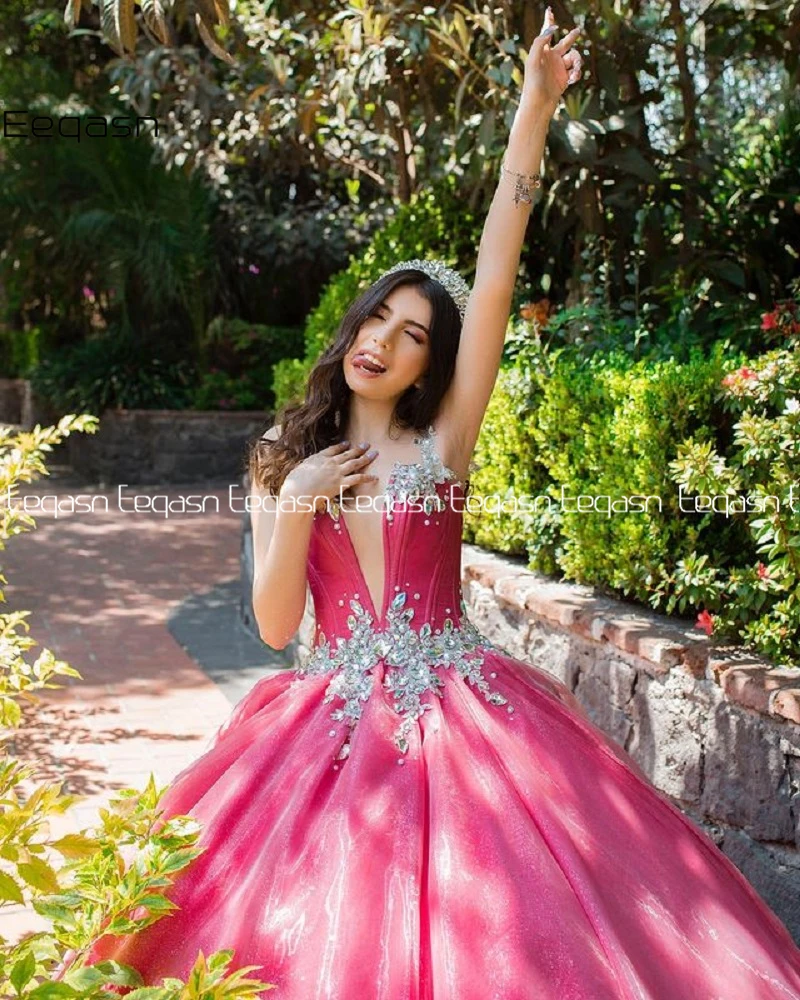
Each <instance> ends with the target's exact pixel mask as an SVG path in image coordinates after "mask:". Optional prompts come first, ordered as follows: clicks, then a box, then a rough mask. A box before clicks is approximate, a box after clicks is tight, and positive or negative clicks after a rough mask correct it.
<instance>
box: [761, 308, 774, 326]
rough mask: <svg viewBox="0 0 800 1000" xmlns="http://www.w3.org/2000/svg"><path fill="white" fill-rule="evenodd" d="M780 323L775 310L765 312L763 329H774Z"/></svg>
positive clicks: (762, 323) (762, 320) (762, 318)
mask: <svg viewBox="0 0 800 1000" xmlns="http://www.w3.org/2000/svg"><path fill="white" fill-rule="evenodd" d="M777 325H778V318H777V316H776V315H775V313H774V312H771V313H764V315H763V316H762V317H761V329H762V330H774V329H775V327H776V326H777Z"/></svg>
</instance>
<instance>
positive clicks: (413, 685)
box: [297, 591, 513, 760]
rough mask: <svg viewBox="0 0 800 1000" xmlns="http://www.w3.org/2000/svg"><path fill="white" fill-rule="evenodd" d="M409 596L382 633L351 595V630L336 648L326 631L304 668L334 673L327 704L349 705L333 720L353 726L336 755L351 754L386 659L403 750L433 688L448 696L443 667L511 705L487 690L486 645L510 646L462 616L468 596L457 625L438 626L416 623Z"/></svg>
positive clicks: (392, 609) (398, 602)
mask: <svg viewBox="0 0 800 1000" xmlns="http://www.w3.org/2000/svg"><path fill="white" fill-rule="evenodd" d="M406 599H407V594H406V592H405V591H400V593H398V594H396V595H395V597H394V599H393V601H392V603H391V605H390V606H389V608H388V610H387V612H386V620H385V625H384V628H383V629H382V630H381V631H378V630H376V628H375V626H374V621H373V617H372V615H371V614H370V613H369V612H368V611H367V610H366V609H365V608H364V607H363V606H362V605H361V604H359V602H358V601H355V600H351V601H350V608H351V609H352V611H353V612H354V613H353V614H350V615H348V616H347V627H348V629H349V630H350V635H349V636H347V637H343V636H339V637H337V640H336V648H335V649H334V647H333V646H332V645H331V644H330V643H329V642H328V640H327V639H326V638H325V635H324V634H323V633H320V637H319V640H320V641H319V643H318V645H317V646H316V647H315V648H314V650H313V651H312V653H311V654H310V656H308V657H307V658H306V660H305V662H303V663H302V664H301V665H300V667H298V670H297V674H298V676H300V677H304V676H307V675H318V674H325V673H328V672H329V671H333V674H334V675H333V677H332V678H331V680H330V683H329V684H328V687H327V689H326V691H325V698H324V701H326V702H329V701H332V700H333V698H335V697H338V698H340V699H341V700H342V702H343V704H342V705H341V706H339V707H338V708H336V709H335V711H334V712H332V713H331V718H332V719H334V720H335V721H337V722H339V721H343V720H344V721H346V722H347V725H348V726H349V732H348V734H347V737H346V739H345V742H344V744H343V745H342V747H341V748H340V750H339V752H338V754H337V756H336V759H337V760H342V759H343V758H345V757H347V756H348V754H349V753H350V737H351V735H352V732H353V729H354V728H355V726H356V723H357V722H358V719H359V718H360V717H361V712H362V707H363V703H364V702H365V701H367V699H368V698H369V696H370V694H371V692H372V670H373V668H374V667H375V666H376V665H377V663H378V661H379V660H381V659H383V661H384V663H385V665H386V672H385V675H384V681H383V687H384V689H385V690H386V691H388V692H389V693H390V694H391V696H392V699H393V707H394V710H395V712H397V714H398V715H400V716H402V722H401V723H400V725H399V727H398V728H397V729H396V730H395V733H394V743H395V746H396V747H397V749H398V750H400V751H401V753H406V752H407V751H408V746H409V743H408V736H409V734H410V732H411V731H412V730H413V727H414V724H415V722H416V721H417V720H418V719H419V718H420V717H421V716H422V715H423V713H424V712H426V711H428V710H429V709H430V708H432V703H431V702H430V700H428V701H423V697H424V696H425V695H426V693H427V692H429V691H430V692H432V693H433V694H435V695H436V696H437V697H439V698H441V697H442V696H443V695H442V692H443V687H444V683H443V680H442V677H441V676H440V674H439V672H438V670H439V668H441V667H445V668H446V667H451V668H453V669H455V670H456V671H457V672H458V673H459V674H460V675H461V676H462V677H463V678H464V680H465V681H467V682H468V683H469V684H471V685H472V686H473V687H475V688H477V689H478V690H479V691H480V692H481V694H482V695H483V696H484V698H485V700H486V701H487V702H489V703H490V704H492V705H506V704H507V702H508V699H506V698H504V697H503V695H502V694H500V692H499V691H493V690H492V689H491V688H490V687H489V684H488V682H487V680H486V678H485V677H484V675H483V673H482V671H481V666H482V664H483V660H484V658H483V650H485V649H493V650H496V651H498V652H501V653H502V652H504V651H503V650H501V649H500V648H499V647H498V646H496V645H495V644H494V643H492V642H491V640H489V639H487V638H486V636H484V635H482V634H481V633H480V632H479V631H478V630H477V629H476V628H475V626H474V625H473V623H472V622H470V621H469V620H468V619H467V618H466V616H464V615H463V612H464V602H463V599H462V601H461V610H462V618H461V621H460V622H459V623H458V624H454V622H453V620H452V618H446V619H445V621H444V623H443V625H442V628H441V629H433V628H432V627H431V624H430V622H424V623H423V625H422V626H421V628H420V629H419V630H416V629H413V628H412V627H411V619H412V618H413V617H414V609H413V608H406V607H404V605H405V603H406ZM508 711H509V712H511V711H513V706H510V705H509V706H508Z"/></svg>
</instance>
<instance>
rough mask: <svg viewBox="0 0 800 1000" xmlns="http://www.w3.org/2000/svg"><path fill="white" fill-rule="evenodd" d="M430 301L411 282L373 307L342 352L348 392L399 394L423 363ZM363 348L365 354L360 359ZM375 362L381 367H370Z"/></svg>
mask: <svg viewBox="0 0 800 1000" xmlns="http://www.w3.org/2000/svg"><path fill="white" fill-rule="evenodd" d="M431 311H432V310H431V304H430V302H428V300H427V299H426V298H425V296H424V295H422V294H421V293H420V292H418V291H417V289H416V288H415V286H414V285H399V286H398V287H397V288H395V289H393V291H391V292H390V293H389V294H388V295H387V297H386V298H385V299H384V301H383V303H382V304H381V305H379V306H377V307H376V308H375V310H374V312H373V314H372V316H370V317H369V318H368V319H367V320H366V321H365V322H364V323H363V324H362V326H361V328H360V329H359V331H358V333H357V334H356V337H355V340H354V341H353V344H352V346H351V347H350V350H349V351H348V352H347V354H346V355H345V357H344V377H345V380H346V381H347V384H348V385H349V386H350V388H351V389H352V390H353V392H356V393H359V394H360V395H362V396H367V397H369V398H371V399H389V398H399V397H400V396H402V394H403V393H404V392H405V391H406V389H407V388H408V387H409V386H410V385H411V384H412V383H415V382H418V380H419V379H420V376H421V375H422V374H423V373H424V372H425V371H426V369H427V367H428V359H429V357H430V339H429V338H430V332H429V331H430V326H431ZM363 351H367V352H368V355H369V356H368V357H366V358H363V357H362V358H359V355H360V354H361V352H363ZM373 362H377V367H380V365H382V366H383V369H384V370H383V371H380V372H373V371H372V369H373V368H375V367H376V364H373Z"/></svg>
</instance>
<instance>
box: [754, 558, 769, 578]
mask: <svg viewBox="0 0 800 1000" xmlns="http://www.w3.org/2000/svg"><path fill="white" fill-rule="evenodd" d="M756 572H757V573H758V575H759V578H760V579H762V580H766V579H768V577H769V570H768V569H767V567H766V566H765V565H764V563H763V562H760V563H759V564H758V566H757V567H756Z"/></svg>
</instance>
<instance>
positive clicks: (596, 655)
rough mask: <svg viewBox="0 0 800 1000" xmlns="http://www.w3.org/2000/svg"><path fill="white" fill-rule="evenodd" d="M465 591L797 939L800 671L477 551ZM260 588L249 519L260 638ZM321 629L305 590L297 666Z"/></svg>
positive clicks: (480, 613) (470, 608)
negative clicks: (736, 870) (618, 747)
mask: <svg viewBox="0 0 800 1000" xmlns="http://www.w3.org/2000/svg"><path fill="white" fill-rule="evenodd" d="M462 587H463V592H464V601H465V603H466V606H467V613H468V615H469V618H470V620H471V621H472V622H473V623H474V624H475V625H476V627H477V628H478V629H480V631H481V632H483V634H484V635H486V636H487V637H488V638H489V639H491V640H492V641H493V642H495V643H497V644H498V645H499V646H501V647H503V648H504V649H506V650H507V651H508V652H509V653H510V654H511V655H512V656H516V657H518V658H520V659H522V660H524V661H526V662H529V663H532V664H534V665H535V666H537V667H539V668H541V669H543V670H547V671H548V672H550V673H551V674H553V675H554V676H556V677H558V678H559V680H561V681H563V682H564V683H565V684H566V685H567V687H569V688H570V690H571V691H573V692H574V694H575V695H576V697H577V698H578V700H579V701H580V702H581V704H582V705H583V706H584V707H585V708H586V710H587V712H588V714H589V715H590V717H591V718H592V720H593V721H594V722H595V724H596V725H597V726H598V727H599V728H600V729H602V730H603V731H604V732H606V733H607V734H608V735H609V736H611V737H612V738H613V739H614V740H615V741H616V742H617V743H619V744H620V745H621V746H623V747H624V748H625V749H626V750H627V751H628V752H629V753H630V754H631V756H632V757H633V758H634V760H635V761H636V762H637V763H638V764H639V766H640V767H641V768H642V769H643V770H644V771H645V773H646V774H647V775H648V777H649V778H650V780H651V781H652V782H653V783H654V784H655V785H656V786H657V787H658V788H660V789H661V790H662V791H664V792H666V794H667V795H668V796H669V797H670V798H671V799H672V801H673V802H674V803H675V805H677V806H678V807H679V808H680V809H681V810H682V811H683V812H684V813H685V814H686V815H687V816H688V817H689V818H691V819H692V820H693V821H694V822H695V823H696V824H697V825H698V826H699V827H700V828H701V829H703V830H704V831H705V832H706V833H707V834H709V835H710V836H711V837H712V839H713V840H714V842H715V843H716V844H717V845H718V846H719V847H720V849H721V850H722V851H724V853H725V854H726V855H727V856H728V857H729V858H730V859H731V860H732V861H733V862H734V864H736V866H737V867H738V868H739V869H740V870H741V871H742V872H743V873H744V875H745V876H746V877H747V879H748V881H749V882H750V883H751V884H752V885H753V887H754V888H755V889H756V891H757V892H758V893H759V894H760V895H761V896H762V897H763V898H764V899H765V900H766V902H767V903H768V905H769V906H770V907H771V908H772V909H773V910H774V911H775V913H777V915H778V916H779V917H780V919H781V920H782V921H783V922H784V923H785V924H786V926H787V928H788V929H789V932H790V933H791V934H792V936H793V937H794V939H795V940H796V941H797V942H798V944H800V852H798V848H800V798H799V797H798V796H799V795H800V669H790V668H779V667H775V666H774V665H773V664H771V663H769V662H767V661H765V660H763V659H760V658H759V657H756V656H751V655H748V654H747V653H746V652H745V651H744V650H742V649H741V647H735V646H729V647H727V648H725V647H722V646H719V645H714V644H713V643H712V642H711V640H710V639H709V638H708V637H707V636H706V635H705V634H704V633H702V632H701V631H700V630H699V629H697V628H695V627H694V626H693V623H692V622H691V621H685V620H680V619H675V618H672V617H665V616H663V615H656V614H653V613H652V612H649V611H648V610H647V609H646V608H642V607H639V606H638V605H633V604H630V603H626V602H623V601H615V600H611V599H608V598H605V597H600V596H598V595H597V594H596V592H595V591H594V590H593V589H592V588H590V587H582V586H579V585H577V584H571V583H557V582H554V581H553V580H552V579H551V578H549V577H545V576H542V575H540V574H537V573H533V572H531V571H530V570H527V569H525V567H524V564H523V563H522V561H521V560H519V559H512V558H507V557H505V556H500V555H495V554H493V553H489V552H486V551H485V550H483V549H480V548H478V547H477V546H473V545H464V546H463V549H462ZM251 590H252V540H251V536H250V520H249V515H248V516H243V534H242V602H241V607H242V615H243V618H244V620H245V623H246V624H247V625H248V627H249V628H251V629H252V631H253V632H254V634H255V635H258V629H257V626H256V624H255V621H254V619H253V614H252V604H251ZM313 631H314V611H313V604H312V601H311V594H310V591H309V592H308V594H307V602H306V612H305V616H304V618H303V622H302V624H301V627H300V630H299V632H298V635H297V637H296V638H295V640H294V641H293V642H292V644H291V645H290V647H287V650H288V651H289V652H290V653H291V655H292V657H293V662H295V663H298V662H299V660H300V658H302V657H304V656H305V655H307V653H308V650H309V646H310V643H311V641H312V637H313Z"/></svg>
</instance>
